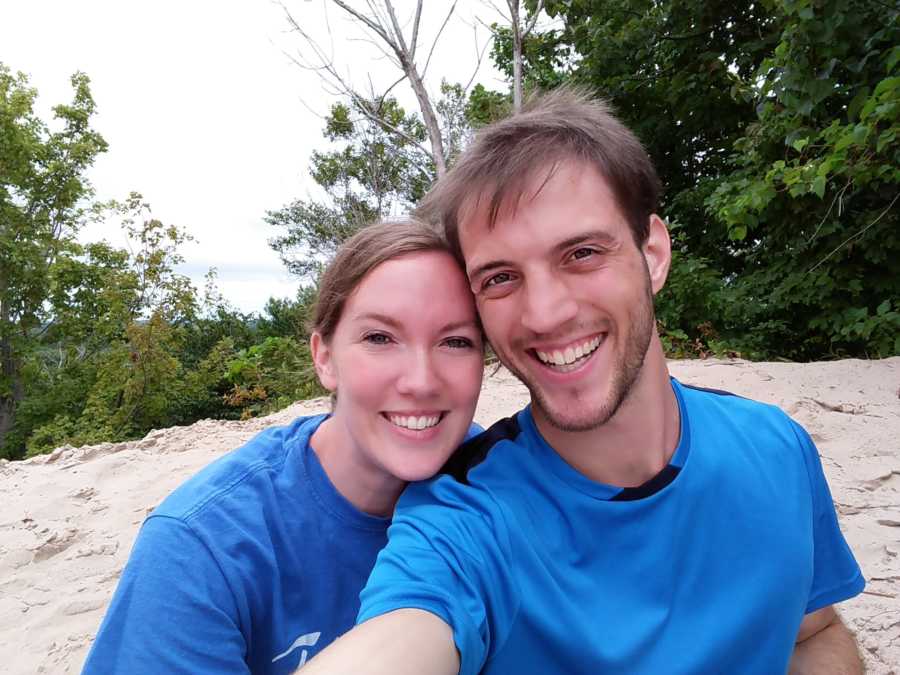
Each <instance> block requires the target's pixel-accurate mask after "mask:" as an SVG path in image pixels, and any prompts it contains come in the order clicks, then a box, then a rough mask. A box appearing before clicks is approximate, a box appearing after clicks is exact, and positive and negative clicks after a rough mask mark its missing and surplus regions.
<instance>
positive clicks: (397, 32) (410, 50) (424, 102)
mask: <svg viewBox="0 0 900 675" xmlns="http://www.w3.org/2000/svg"><path fill="white" fill-rule="evenodd" d="M332 2H333V3H334V4H335V5H337V6H338V7H340V8H341V9H342V10H344V11H345V12H346V13H347V14H349V15H350V16H352V17H353V18H354V19H356V20H357V21H360V22H361V23H363V24H364V25H365V26H367V27H368V28H369V30H371V31H372V32H373V33H375V34H376V35H377V36H378V37H379V38H380V39H381V41H382V42H384V44H385V45H387V47H388V48H390V50H391V52H393V55H394V58H395V59H396V63H397V65H398V66H399V67H400V70H402V71H403V75H404V76H405V77H406V78H408V79H409V83H410V86H411V87H412V90H413V93H414V94H415V95H416V100H417V101H418V103H419V110H420V111H421V113H422V121H423V122H424V124H425V130H426V132H427V134H428V141H429V143H430V145H431V157H432V160H433V161H434V166H435V170H436V172H437V176H438V178H440V177H441V176H443V175H444V174H445V173H446V172H447V158H446V156H445V154H444V141H443V139H442V138H441V127H440V124H439V123H438V119H437V115H435V113H434V107H433V106H432V105H431V98H430V97H429V96H428V92H427V91H426V90H425V84H424V82H423V81H422V76H423V74H424V72H425V69H426V68H427V67H428V62H427V61H426V63H425V65H424V66H423V68H422V72H419V69H418V67H417V66H416V60H415V59H416V49H417V47H418V41H419V21H420V19H421V17H422V4H423V0H418V2H417V3H416V13H415V17H414V20H413V28H412V34H411V36H410V39H409V43H408V44H407V41H406V38H405V37H404V36H403V30H402V28H401V26H400V22H399V21H398V20H397V14H396V12H395V11H394V5H393V3H392V1H391V0H381V2H382V4H383V5H384V11H385V13H386V15H387V16H386V17H385V16H384V15H379V14H377V13H376V14H374V15H373V16H367V15H366V14H363V13H362V12H360V11H359V10H357V9H354V8H352V7H350V4H349V3H348V2H345V0H332ZM370 6H371V4H370ZM455 7H456V2H454V3H453V4H452V5H451V7H450V11H449V12H448V13H447V18H446V19H445V20H444V26H446V24H447V20H448V19H449V18H450V15H451V14H452V13H453V10H454V9H455ZM441 31H443V26H442V27H441ZM439 37H440V32H438V36H437V37H436V38H435V42H437V39H438V38H439ZM307 41H309V42H311V40H309V39H308V38H307ZM431 51H432V52H433V51H434V45H432V48H431ZM430 56H431V55H430V54H429V58H430ZM329 73H330V74H331V75H332V77H336V71H334V70H333V69H329ZM336 79H338V81H339V82H341V84H342V85H343V88H344V89H346V90H347V91H348V92H349V93H353V92H352V91H351V90H350V87H348V86H346V85H345V84H344V83H343V82H342V81H341V79H340V78H339V77H337V78H336Z"/></svg>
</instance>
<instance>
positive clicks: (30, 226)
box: [0, 64, 106, 447]
mask: <svg viewBox="0 0 900 675" xmlns="http://www.w3.org/2000/svg"><path fill="white" fill-rule="evenodd" d="M71 82H72V87H73V89H74V96H73V99H72V102H71V103H69V104H61V105H57V106H56V107H55V108H54V109H53V113H54V118H55V124H54V128H53V129H51V128H50V127H48V125H47V124H46V123H45V122H44V121H43V120H41V119H40V118H39V117H38V116H37V114H36V113H35V111H34V103H35V100H36V97H37V92H36V91H35V90H34V89H33V88H31V87H29V86H28V80H27V78H26V77H25V76H24V75H22V74H21V73H20V74H17V75H13V74H12V73H11V72H10V71H9V69H8V68H7V67H6V66H4V65H2V64H0V446H3V447H6V446H7V443H6V440H7V436H8V435H9V433H10V432H11V430H12V429H13V426H14V424H15V421H16V415H17V412H18V409H19V406H20V405H21V403H22V401H23V399H24V397H25V375H26V373H25V363H26V359H27V358H28V357H29V355H31V354H33V353H34V352H35V351H37V350H39V349H40V348H41V346H42V345H44V344H45V343H46V336H47V334H48V333H49V332H50V329H51V328H52V327H53V324H54V321H55V318H56V317H58V316H59V314H58V312H56V311H55V309H56V308H55V307H54V303H55V302H58V301H62V300H63V299H65V300H66V301H67V302H68V301H71V302H77V300H76V299H72V298H69V293H70V291H72V290H73V289H69V288H66V287H64V286H63V284H65V283H66V282H67V280H68V279H69V276H67V275H66V274H61V273H58V271H59V269H60V267H64V266H66V265H67V264H68V261H71V260H73V259H75V258H77V257H78V256H79V255H80V253H81V252H82V249H81V248H80V247H79V246H78V245H77V244H76V242H75V234H76V232H77V231H78V229H79V227H80V226H81V225H82V223H83V221H84V219H85V217H86V215H87V213H86V209H85V204H86V200H87V199H89V198H90V197H91V195H92V191H91V186H90V184H89V182H88V180H87V178H86V177H85V173H86V171H87V169H88V168H89V167H90V166H91V165H92V164H93V162H94V160H95V158H96V157H97V155H98V154H100V153H101V152H104V151H105V150H106V142H105V141H104V140H103V138H102V137H101V136H100V135H99V134H98V133H97V132H96V131H94V130H93V129H92V128H91V126H90V120H91V117H92V116H93V114H94V110H95V105H94V100H93V98H92V97H91V93H90V88H89V81H88V78H87V76H86V75H84V74H82V73H77V74H76V75H74V76H73V77H72V80H71ZM54 284H56V285H55V286H54Z"/></svg>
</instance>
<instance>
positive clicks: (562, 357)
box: [536, 337, 603, 366]
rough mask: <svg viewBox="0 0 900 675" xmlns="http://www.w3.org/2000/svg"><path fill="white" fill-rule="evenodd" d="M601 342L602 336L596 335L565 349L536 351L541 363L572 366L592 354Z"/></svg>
mask: <svg viewBox="0 0 900 675" xmlns="http://www.w3.org/2000/svg"><path fill="white" fill-rule="evenodd" d="M601 342H603V340H602V339H601V338H600V337H595V338H593V339H591V340H587V341H586V342H583V343H582V344H579V345H576V346H575V347H566V348H565V350H562V351H560V350H558V349H557V350H556V351H552V352H541V351H537V350H536V351H537V356H538V359H540V361H541V363H545V364H547V365H549V366H570V365H572V364H573V363H576V362H577V361H580V360H581V359H584V358H586V357H588V356H590V355H591V354H592V353H593V352H594V351H595V350H596V349H597V347H599V346H600V343H601Z"/></svg>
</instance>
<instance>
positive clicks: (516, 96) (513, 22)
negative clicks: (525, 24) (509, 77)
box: [506, 0, 522, 113]
mask: <svg viewBox="0 0 900 675" xmlns="http://www.w3.org/2000/svg"><path fill="white" fill-rule="evenodd" d="M506 6H507V7H509V27H510V31H511V32H512V51H513V53H512V61H513V81H512V90H513V113H517V112H520V111H521V110H522V26H521V25H520V24H519V0H507V1H506Z"/></svg>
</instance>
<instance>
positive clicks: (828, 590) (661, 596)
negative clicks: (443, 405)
mask: <svg viewBox="0 0 900 675" xmlns="http://www.w3.org/2000/svg"><path fill="white" fill-rule="evenodd" d="M672 386H673V389H674V391H675V394H676V398H677V400H678V404H679V409H680V413H681V437H680V440H679V444H678V447H677V448H676V451H675V453H674V455H673V457H672V459H671V461H670V464H669V466H667V467H666V468H665V469H664V470H663V471H662V472H661V473H660V474H659V475H657V476H656V477H655V478H653V479H651V480H650V481H648V482H647V483H645V484H644V485H642V486H639V487H635V488H626V489H621V488H617V487H614V486H610V485H603V484H600V483H596V482H594V481H591V480H589V479H588V478H586V477H585V476H584V475H582V474H580V473H579V472H577V471H576V470H575V469H573V468H572V467H571V466H570V465H569V464H567V463H566V462H565V461H564V460H563V459H562V458H561V457H560V456H559V455H558V454H557V453H556V452H555V451H554V450H553V448H551V447H550V446H549V445H548V444H547V443H546V442H545V441H544V440H543V438H542V437H541V436H540V434H539V433H538V431H537V429H536V427H535V425H534V420H533V418H532V415H531V411H530V409H525V410H523V411H522V412H520V413H519V414H518V415H517V416H515V417H514V418H510V419H508V420H504V421H501V422H499V423H497V424H496V425H494V426H493V427H491V428H490V429H489V430H488V431H487V432H485V433H484V434H482V436H480V437H478V438H476V439H474V440H473V441H470V442H469V443H468V444H467V446H464V448H463V449H462V451H461V452H460V453H457V455H455V457H454V459H453V460H451V462H450V463H449V464H448V467H446V471H447V475H443V476H441V477H439V478H436V479H434V480H432V481H430V482H428V483H422V484H418V485H416V486H412V487H411V488H410V489H408V490H407V492H406V493H405V494H404V495H403V497H402V498H401V500H400V503H399V504H398V506H397V510H396V512H395V514H394V521H393V524H392V525H391V528H390V530H389V543H388V546H387V548H385V549H384V551H382V553H381V554H380V555H379V558H378V562H377V563H376V566H375V569H374V570H373V573H372V576H371V577H370V579H369V583H368V585H367V586H366V588H365V590H364V591H363V593H362V596H361V598H362V608H361V611H360V615H359V617H358V621H365V620H366V619H369V618H372V617H374V616H377V615H379V614H383V613H385V612H388V611H392V610H395V609H399V608H404V607H411V608H419V609H424V610H427V611H429V612H431V613H433V614H436V615H438V616H440V617H441V618H442V619H444V621H446V622H447V623H448V624H449V625H450V626H451V628H452V629H453V633H454V638H455V641H456V645H457V647H458V649H459V652H460V658H461V669H460V672H461V673H462V674H463V675H471V674H473V673H478V672H485V673H503V674H505V673H628V674H648V675H651V674H652V675H657V674H658V673H754V674H759V675H771V674H773V673H779V672H781V673H783V672H785V671H786V669H787V665H788V661H789V659H790V656H791V653H792V651H793V647H794V643H795V640H796V636H797V631H798V628H799V626H800V622H801V620H802V619H803V617H804V615H805V614H807V613H809V612H812V611H815V610H817V609H820V608H822V607H825V606H827V605H830V604H833V603H836V602H839V601H841V600H844V599H846V598H849V597H851V596H853V595H856V594H857V593H859V592H861V591H862V588H863V585H864V581H863V578H862V575H861V573H860V570H859V567H858V566H857V564H856V561H855V560H854V558H853V555H852V554H851V552H850V550H849V548H848V547H847V544H846V542H845V541H844V538H843V536H842V535H841V532H840V529H839V528H838V524H837V518H836V515H835V511H834V506H833V503H832V501H831V496H830V494H829V490H828V486H827V484H826V482H825V478H824V476H823V473H822V468H821V464H820V462H819V457H818V454H817V452H816V449H815V447H814V446H813V444H812V442H811V440H810V439H809V437H808V436H807V434H806V433H805V432H804V431H803V429H802V428H801V427H800V426H798V425H797V424H796V423H794V422H793V421H792V420H790V419H789V418H788V417H787V416H786V415H785V414H784V413H783V412H781V411H780V410H779V409H777V408H775V407H773V406H767V405H763V404H760V403H756V402H753V401H748V400H746V399H742V398H739V397H736V396H730V395H724V393H722V392H710V391H706V390H699V389H695V388H691V387H685V386H683V385H681V384H679V383H678V382H676V381H674V380H673V381H672Z"/></svg>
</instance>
